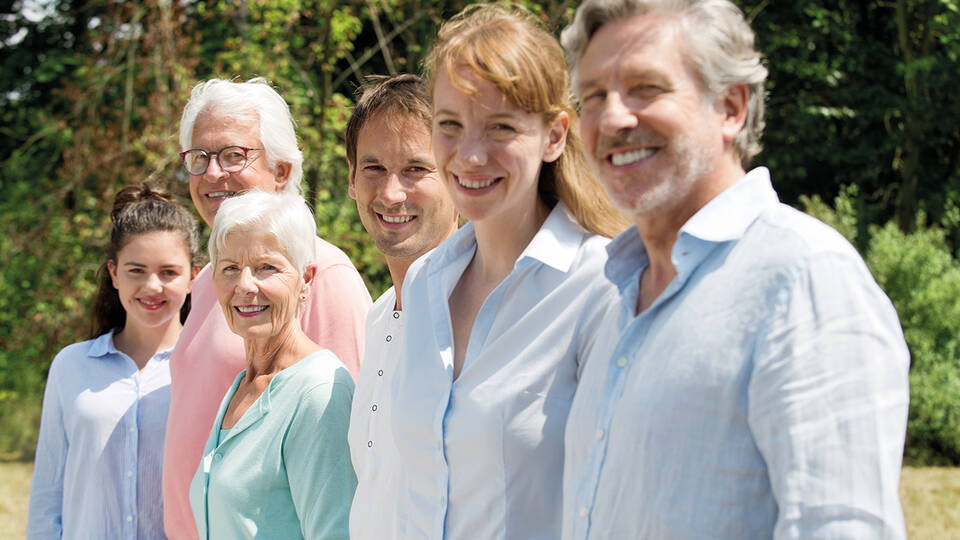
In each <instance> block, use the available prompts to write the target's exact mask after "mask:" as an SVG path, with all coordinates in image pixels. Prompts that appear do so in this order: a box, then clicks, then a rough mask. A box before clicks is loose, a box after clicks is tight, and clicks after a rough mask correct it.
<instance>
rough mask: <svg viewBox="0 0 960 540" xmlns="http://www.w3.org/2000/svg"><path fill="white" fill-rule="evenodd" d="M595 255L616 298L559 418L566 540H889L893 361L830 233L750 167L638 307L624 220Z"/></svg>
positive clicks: (854, 268)
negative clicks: (659, 289) (672, 272)
mask: <svg viewBox="0 0 960 540" xmlns="http://www.w3.org/2000/svg"><path fill="white" fill-rule="evenodd" d="M608 250H609V252H610V254H611V255H610V261H609V262H608V263H607V266H606V270H605V275H606V278H607V279H609V280H611V282H612V283H615V284H617V285H618V287H619V289H620V292H621V296H620V298H619V299H618V300H617V301H616V302H615V303H614V304H613V305H612V306H611V310H610V312H609V314H608V316H607V318H606V319H605V320H604V323H603V324H602V325H601V333H600V336H599V341H600V343H602V344H603V345H602V347H598V348H597V349H596V350H595V352H594V354H592V355H591V356H590V357H589V358H588V359H587V363H586V368H585V369H584V371H583V376H582V377H581V379H580V387H579V388H578V389H577V397H576V399H575V400H574V404H573V407H572V409H571V411H570V419H569V422H568V424H567V433H566V443H567V444H566V451H567V457H566V459H567V462H566V468H565V469H564V529H563V538H564V539H565V540H587V539H596V540H600V539H608V538H669V539H685V538H711V539H725V538H728V539H742V538H877V539H879V538H903V537H904V536H905V532H904V523H903V514H902V512H901V509H900V500H899V497H898V493H897V486H898V481H899V478H900V461H901V456H902V455H903V443H904V432H905V431H906V422H907V407H908V401H909V388H908V383H907V370H908V365H909V356H908V352H907V347H906V344H905V343H904V340H903V334H902V332H901V330H900V324H899V321H898V320H897V314H896V312H895V311H894V309H893V305H892V304H891V303H890V301H889V300H888V299H887V297H886V296H885V295H884V294H883V291H881V290H880V287H878V286H877V284H876V282H875V281H874V280H873V278H872V277H871V275H870V271H869V270H868V269H867V267H866V265H865V264H864V263H863V261H862V260H861V258H860V256H859V255H858V254H857V252H856V251H855V250H854V249H853V247H852V246H851V245H850V244H849V243H848V242H847V241H846V240H844V239H843V237H842V236H840V234H838V233H837V232H836V231H834V230H832V229H830V228H829V227H827V226H825V225H824V224H823V223H820V222H818V221H816V220H815V219H813V218H811V217H810V216H807V215H805V214H802V213H800V212H798V211H796V210H793V209H792V208H789V207H788V206H786V205H783V204H780V203H779V201H778V200H777V195H776V193H775V192H774V191H773V188H772V186H771V184H770V178H769V173H768V172H767V170H766V169H763V168H759V169H755V170H753V171H751V172H750V173H749V174H748V175H747V176H746V177H744V178H743V179H741V180H740V181H739V182H738V183H737V184H735V185H734V186H732V187H730V188H729V189H727V190H726V191H724V192H723V193H722V194H720V195H719V196H717V197H716V198H715V199H713V200H712V201H711V202H710V203H709V204H707V205H706V206H704V207H703V208H702V209H700V211H699V212H697V214H695V215H694V216H693V217H692V218H691V219H690V220H689V221H688V222H687V223H686V224H685V225H684V226H683V227H682V228H681V229H680V233H679V235H678V237H677V241H676V244H675V245H674V248H673V252H672V258H673V264H674V267H675V268H676V269H677V275H676V277H675V278H674V279H673V281H672V282H671V283H670V284H669V285H668V286H667V288H666V290H664V291H663V293H661V295H660V296H659V297H658V298H657V299H656V301H655V302H654V303H653V305H652V306H650V307H649V308H648V309H647V310H646V311H644V312H643V313H641V314H640V315H639V316H637V315H635V306H636V304H637V293H638V284H639V276H640V273H641V272H642V270H643V268H644V267H646V266H647V264H648V258H647V253H646V250H645V249H644V247H643V244H642V242H641V240H640V236H639V234H638V233H637V229H636V228H631V229H630V230H628V231H627V232H625V233H623V234H621V235H620V236H618V237H617V238H616V239H615V240H614V241H613V242H611V243H610V245H609V247H608Z"/></svg>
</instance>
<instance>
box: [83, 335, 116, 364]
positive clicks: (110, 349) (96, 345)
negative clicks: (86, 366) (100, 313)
mask: <svg viewBox="0 0 960 540" xmlns="http://www.w3.org/2000/svg"><path fill="white" fill-rule="evenodd" d="M117 330H118V328H114V329H113V330H110V331H109V332H107V333H106V334H103V335H102V336H100V337H98V338H96V339H95V340H93V344H92V345H90V351H89V352H87V355H88V356H91V357H94V358H99V357H101V356H107V355H108V354H120V351H118V350H117V348H116V347H115V346H114V345H113V334H115V333H116V332H117Z"/></svg>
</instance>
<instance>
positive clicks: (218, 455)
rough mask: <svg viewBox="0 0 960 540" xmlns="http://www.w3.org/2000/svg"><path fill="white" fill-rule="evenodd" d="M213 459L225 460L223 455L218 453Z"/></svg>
mask: <svg viewBox="0 0 960 540" xmlns="http://www.w3.org/2000/svg"><path fill="white" fill-rule="evenodd" d="M213 459H215V460H217V461H220V460H221V459H223V454H220V453H216V454H214V455H213Z"/></svg>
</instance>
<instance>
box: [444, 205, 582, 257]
mask: <svg viewBox="0 0 960 540" xmlns="http://www.w3.org/2000/svg"><path fill="white" fill-rule="evenodd" d="M585 234H586V232H585V231H584V230H583V229H582V228H580V225H578V224H577V222H576V220H575V219H574V218H573V216H572V215H571V214H570V211H569V210H568V209H567V207H566V206H565V205H564V204H563V203H562V202H557V204H556V206H554V207H553V210H551V211H550V214H549V215H548V216H547V219H546V221H544V222H543V225H542V226H541V227H540V230H539V231H537V234H535V235H534V237H533V239H532V240H530V243H529V244H527V247H526V248H524V250H523V252H522V253H521V254H520V257H519V258H518V259H517V264H519V263H520V262H521V261H522V260H523V259H525V258H530V259H533V260H536V261H539V262H541V263H543V264H545V265H548V266H550V267H552V268H555V269H557V270H559V271H561V272H566V271H567V270H569V269H570V266H571V265H573V262H574V260H575V259H576V257H577V252H578V250H579V249H580V244H581V243H582V241H583V236H584V235H585ZM476 246H477V237H476V232H475V231H474V228H473V222H467V224H466V225H464V226H463V227H460V229H459V230H458V231H457V232H455V233H453V235H452V236H451V237H450V238H448V239H447V240H446V241H445V242H444V248H443V249H438V250H435V251H434V252H433V253H434V254H435V255H434V256H433V257H431V258H435V260H436V268H437V269H442V268H446V267H448V266H449V265H450V263H452V262H454V261H456V260H458V259H460V258H461V257H463V256H464V255H465V254H467V253H470V254H472V253H473V251H474V250H475V249H476Z"/></svg>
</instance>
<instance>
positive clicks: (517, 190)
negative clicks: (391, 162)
mask: <svg viewBox="0 0 960 540" xmlns="http://www.w3.org/2000/svg"><path fill="white" fill-rule="evenodd" d="M457 75H458V76H459V77H460V79H462V80H464V81H466V82H467V83H469V84H470V85H472V86H473V87H474V88H476V90H477V91H476V92H475V93H473V94H472V95H470V94H466V93H464V92H462V91H461V90H460V89H458V88H457V87H456V86H454V84H453V83H452V82H451V81H450V79H449V77H448V76H447V72H446V70H445V69H442V70H441V71H440V72H439V73H438V74H437V78H436V84H435V85H434V91H433V107H434V115H433V152H434V155H435V156H436V158H437V168H438V171H439V172H440V174H441V175H442V177H443V180H444V184H445V185H446V187H447V189H448V191H449V192H450V195H451V197H452V198H453V202H454V205H455V206H456V207H457V209H458V210H459V211H460V214H461V215H463V216H464V217H465V218H466V219H469V220H471V221H475V222H478V221H483V220H485V219H490V218H495V217H498V216H508V215H520V214H517V213H518V212H519V213H521V214H522V213H526V212H530V211H532V209H533V208H535V207H536V205H537V201H538V194H537V183H538V179H539V175H540V167H541V166H542V164H543V163H544V162H551V161H555V160H556V159H557V158H559V157H560V154H561V153H562V152H563V147H564V144H565V142H566V133H567V126H568V122H569V120H568V118H567V116H566V114H565V113H561V115H559V117H558V118H557V119H556V120H555V121H554V122H553V123H552V124H551V125H544V121H543V115H542V114H537V113H530V112H527V111H525V110H523V109H521V108H519V107H517V106H516V105H514V104H513V103H511V102H510V100H509V99H507V97H506V96H505V95H504V94H503V93H502V92H500V91H499V90H498V89H497V88H496V87H494V86H493V85H492V84H490V83H489V82H487V81H485V80H483V79H481V78H480V77H478V76H477V75H476V74H475V73H474V72H473V71H472V70H471V69H470V68H468V67H461V68H459V71H458V72H457ZM508 212H509V213H512V214H507V213H508Z"/></svg>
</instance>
